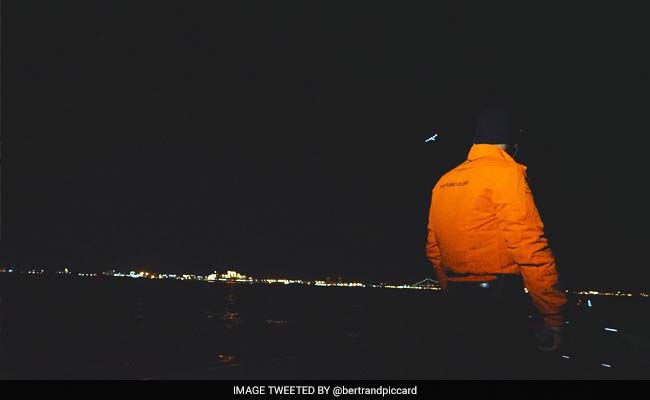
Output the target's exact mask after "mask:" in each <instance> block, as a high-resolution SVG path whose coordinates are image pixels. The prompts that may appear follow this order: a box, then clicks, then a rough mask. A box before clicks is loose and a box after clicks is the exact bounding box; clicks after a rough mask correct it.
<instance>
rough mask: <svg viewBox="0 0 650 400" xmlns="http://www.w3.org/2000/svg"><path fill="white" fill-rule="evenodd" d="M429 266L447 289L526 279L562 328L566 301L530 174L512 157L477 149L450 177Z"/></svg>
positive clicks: (434, 212)
mask: <svg viewBox="0 0 650 400" xmlns="http://www.w3.org/2000/svg"><path fill="white" fill-rule="evenodd" d="M426 251H427V258H428V259H429V260H430V261H431V263H432V264H433V265H434V270H435V272H436V276H437V277H438V281H439V282H440V285H441V286H442V287H443V289H446V287H447V281H448V280H450V281H471V280H493V279H495V278H496V276H495V274H521V276H522V278H523V281H524V285H525V286H526V288H527V290H528V293H529V294H530V296H531V297H532V300H533V303H534V304H535V306H536V307H537V309H538V310H539V311H540V313H541V314H542V315H543V316H544V320H545V322H546V323H547V324H548V325H550V326H561V325H562V324H563V319H562V316H561V310H562V307H563V306H564V304H565V303H566V296H565V295H564V293H562V292H561V291H560V290H559V289H558V276H557V271H556V268H555V259H554V258H553V254H552V253H551V250H550V248H549V245H548V241H547V239H546V237H545V236H544V225H543V224H542V220H541V218H540V216H539V213H538V211H537V207H536V206H535V202H534V200H533V195H532V192H531V190H530V188H529V186H528V183H527V181H526V167H525V166H524V165H521V164H518V163H516V162H515V161H514V160H513V159H512V157H510V156H509V155H508V154H507V153H506V152H505V151H503V150H501V149H500V148H499V147H497V146H493V145H489V144H475V145H473V146H472V148H471V149H470V151H469V155H468V157H467V161H465V162H463V163H462V164H460V165H459V166H457V167H456V168H454V169H452V170H451V171H449V172H447V173H446V174H445V175H443V176H442V177H441V178H440V180H439V181H438V183H437V184H436V185H435V187H434V188H433V191H432V195H431V209H430V212H429V224H428V236H427V247H426Z"/></svg>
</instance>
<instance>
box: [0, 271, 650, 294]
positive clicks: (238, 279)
mask: <svg viewBox="0 0 650 400" xmlns="http://www.w3.org/2000/svg"><path fill="white" fill-rule="evenodd" d="M0 273H6V274H16V275H28V276H42V275H51V274H52V273H50V272H47V273H46V272H45V270H44V269H40V270H36V269H31V270H15V269H13V268H6V267H2V268H0ZM53 274H54V275H61V276H71V277H73V276H76V277H82V278H97V277H109V278H130V279H156V280H160V279H168V280H169V279H172V280H181V281H196V282H206V283H226V284H232V283H248V284H252V283H256V284H268V285H305V286H322V287H362V288H383V289H412V290H413V289H415V290H433V291H440V290H441V289H440V287H439V286H438V285H437V284H435V283H434V284H431V283H427V284H424V285H419V284H411V285H410V284H387V283H380V284H371V283H362V282H340V281H336V282H333V281H324V280H302V279H288V278H252V277H249V276H245V275H242V274H240V273H238V272H236V271H227V272H226V273H222V274H218V273H216V272H213V273H211V274H208V275H199V274H163V273H155V272H146V271H140V272H135V271H130V272H129V273H124V272H118V271H114V270H112V271H107V272H102V273H83V272H78V273H73V272H71V271H69V270H68V269H67V268H66V269H64V270H63V271H55V272H54V273H53ZM424 281H429V282H435V281H433V280H431V279H425V280H424ZM424 281H422V282H424ZM419 283H421V282H419ZM436 283H437V282H436ZM565 292H566V293H570V294H574V295H587V296H611V297H645V298H648V297H650V293H645V292H641V293H636V294H634V293H629V292H623V291H597V290H571V291H570V290H565Z"/></svg>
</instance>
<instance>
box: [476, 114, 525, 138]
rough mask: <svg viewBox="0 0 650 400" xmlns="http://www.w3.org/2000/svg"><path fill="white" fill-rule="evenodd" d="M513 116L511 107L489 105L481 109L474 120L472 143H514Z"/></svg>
mask: <svg viewBox="0 0 650 400" xmlns="http://www.w3.org/2000/svg"><path fill="white" fill-rule="evenodd" d="M513 114H514V113H513V110H512V107H509V106H507V105H490V106H487V107H485V108H483V109H482V110H481V113H480V114H479V116H478V118H477V120H476V130H475V131H474V143H476V144H479V143H486V144H498V143H506V144H511V143H514V141H515V132H514V131H515V126H514V125H515V124H514V120H513V118H514V115H513Z"/></svg>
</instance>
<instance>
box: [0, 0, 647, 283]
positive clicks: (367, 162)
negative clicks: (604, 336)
mask: <svg viewBox="0 0 650 400" xmlns="http://www.w3.org/2000/svg"><path fill="white" fill-rule="evenodd" d="M3 6H4V9H3V10H2V17H3V28H4V30H3V40H4V43H3V68H4V70H3V85H4V87H3V89H4V92H3V96H4V98H3V129H2V131H3V132H2V135H3V149H2V151H3V166H4V171H3V226H2V228H3V232H2V234H3V235H2V240H1V242H0V250H1V254H0V255H1V257H2V260H3V261H4V262H6V263H12V264H19V265H32V264H34V265H38V266H40V265H46V266H58V265H70V266H72V267H73V268H75V269H77V270H88V271H91V270H105V269H108V268H109V267H110V266H113V265H115V266H118V267H120V268H121V269H127V268H129V266H149V267H150V268H151V269H154V270H160V271H163V270H174V271H196V272H205V271H209V270H211V269H213V268H212V267H213V266H218V267H222V266H231V267H233V268H236V269H238V270H240V271H242V272H245V273H250V274H253V275H256V276H272V275H282V276H302V277H325V276H331V277H336V276H343V277H345V278H349V279H355V278H359V279H368V280H386V281H397V282H399V281H413V282H415V281H417V280H420V279H423V278H425V277H427V276H432V273H431V267H430V266H429V264H428V262H427V261H426V260H425V258H424V243H425V238H426V218H427V213H428V206H429V200H430V198H429V196H430V190H431V188H432V187H433V184H434V183H435V181H436V180H437V179H438V178H439V177H440V175H441V174H442V173H443V172H445V171H446V170H448V169H450V168H452V167H453V166H455V165H457V164H459V163H460V162H462V161H463V160H464V159H465V157H466V154H467V151H468V149H469V146H470V143H471V135H472V124H473V116H474V115H475V113H476V112H477V110H478V108H479V107H480V105H481V104H483V103H485V102H487V101H490V100H492V99H494V98H508V99H514V101H515V102H516V103H517V104H518V105H519V106H520V107H521V108H522V110H524V111H525V115H526V125H527V126H526V127H527V129H528V134H527V137H526V140H525V141H524V143H522V150H521V157H520V159H519V161H520V162H522V163H524V164H527V165H528V167H529V169H528V173H529V179H530V183H531V186H532V188H533V192H534V194H535V197H536V200H537V203H538V207H539V209H540V212H541V214H542V218H543V219H544V222H545V225H546V229H547V234H548V237H549V240H550V241H551V246H552V248H553V251H554V253H555V254H556V257H557V259H558V268H559V269H560V272H561V274H562V277H563V279H564V281H565V282H566V284H567V285H568V286H571V287H593V286H600V287H620V288H644V289H647V288H648V287H650V283H649V282H648V278H649V277H650V272H649V271H650V269H649V268H648V259H647V257H646V254H647V251H646V248H647V243H648V234H647V226H648V225H647V222H648V221H647V212H646V211H645V208H646V207H647V204H648V202H647V200H648V199H647V196H646V195H645V194H643V193H644V190H645V186H646V185H647V182H648V179H647V177H646V175H645V174H646V172H645V171H646V170H647V168H645V166H646V164H647V162H646V157H645V154H644V153H645V151H644V149H643V146H642V142H643V139H645V137H646V136H648V133H650V132H648V127H647V126H648V124H647V121H646V115H647V112H648V97H647V96H648V91H647V89H648V88H647V86H648V56H647V55H646V54H647V51H646V47H647V46H646V43H645V38H647V37H648V32H647V28H645V27H644V26H645V25H647V24H645V23H644V21H643V18H642V15H643V13H641V12H639V10H630V9H623V8H620V9H605V8H598V7H601V6H595V5H591V4H590V5H589V7H591V8H579V7H575V8H573V9H572V8H570V7H568V6H566V5H563V6H562V7H561V8H551V7H550V6H548V5H546V4H538V5H537V4H536V5H534V6H531V5H521V4H519V5H516V3H513V4H510V5H505V4H504V5H502V6H500V7H496V6H494V5H483V6H480V7H477V6H476V5H472V6H470V5H469V2H465V1H448V2H435V5H430V4H428V5H426V6H423V5H422V4H420V3H418V5H416V4H411V3H408V4H402V3H399V4H398V3H396V2H332V1H325V2H316V1H309V2H305V1H302V2H284V1H283V2H279V1H276V2H269V1H255V2H243V1H231V2H184V1H177V2H154V1H152V2H144V1H143V2H140V1H139V2H133V1H124V2H122V1H86V0H85V1H63V2H49V1H39V2H33V1H24V0H23V1H14V2H3ZM434 132H438V133H439V141H437V142H435V143H427V144H425V143H424V139H426V138H428V137H429V136H431V135H432V134H433V133H434Z"/></svg>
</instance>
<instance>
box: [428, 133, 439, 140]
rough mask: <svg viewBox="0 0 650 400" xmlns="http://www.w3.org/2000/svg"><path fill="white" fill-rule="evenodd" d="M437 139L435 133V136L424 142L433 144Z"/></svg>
mask: <svg viewBox="0 0 650 400" xmlns="http://www.w3.org/2000/svg"><path fill="white" fill-rule="evenodd" d="M437 137H438V134H437V133H436V134H435V135H433V136H431V137H430V138H429V139H427V140H425V142H435V141H436V138H437Z"/></svg>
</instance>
